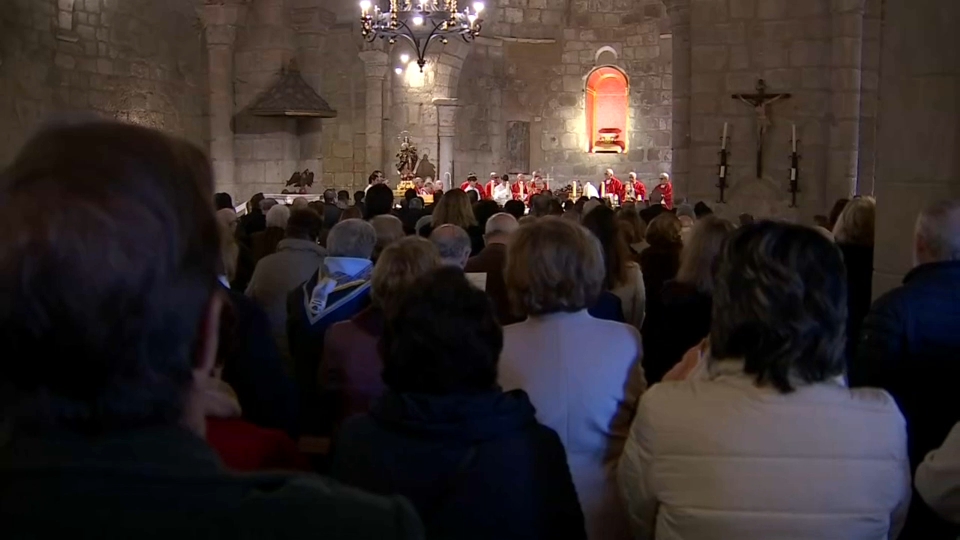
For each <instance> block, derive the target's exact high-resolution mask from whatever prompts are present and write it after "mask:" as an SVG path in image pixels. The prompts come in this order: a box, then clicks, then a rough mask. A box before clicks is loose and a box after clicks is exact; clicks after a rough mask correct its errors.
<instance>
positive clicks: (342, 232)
mask: <svg viewBox="0 0 960 540" xmlns="http://www.w3.org/2000/svg"><path fill="white" fill-rule="evenodd" d="M376 245H377V231H376V230H374V228H373V225H371V224H369V223H367V222H366V221H363V220H362V219H345V220H343V221H341V222H340V223H337V224H336V225H334V227H333V228H332V229H330V235H329V236H328V237H327V254H328V255H329V256H331V257H353V258H356V259H369V258H370V257H371V256H372V255H373V248H375V247H376Z"/></svg>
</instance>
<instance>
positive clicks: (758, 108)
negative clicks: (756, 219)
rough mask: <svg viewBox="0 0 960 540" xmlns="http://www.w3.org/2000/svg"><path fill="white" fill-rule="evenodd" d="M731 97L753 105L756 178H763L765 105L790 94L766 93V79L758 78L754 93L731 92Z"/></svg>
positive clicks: (766, 118) (765, 132) (766, 123)
mask: <svg viewBox="0 0 960 540" xmlns="http://www.w3.org/2000/svg"><path fill="white" fill-rule="evenodd" d="M732 97H733V99H739V100H740V101H742V102H744V103H746V104H747V105H749V106H751V107H753V109H754V112H756V114H757V178H763V142H764V137H765V136H766V134H767V130H768V129H769V128H770V118H769V116H767V106H768V105H770V104H771V103H773V102H775V101H779V100H781V99H789V98H790V97H791V94H768V93H767V83H766V81H764V80H763V79H760V80H758V81H757V93H756V94H733V96H732Z"/></svg>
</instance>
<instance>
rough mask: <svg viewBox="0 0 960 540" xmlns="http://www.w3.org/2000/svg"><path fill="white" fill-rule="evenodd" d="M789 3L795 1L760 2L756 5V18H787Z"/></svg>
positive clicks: (773, 0)
mask: <svg viewBox="0 0 960 540" xmlns="http://www.w3.org/2000/svg"><path fill="white" fill-rule="evenodd" d="M791 1H796V0H761V1H760V2H759V4H758V5H757V17H759V18H761V19H785V18H786V17H787V5H788V4H789V3H790V2H791ZM805 1H813V0H805Z"/></svg>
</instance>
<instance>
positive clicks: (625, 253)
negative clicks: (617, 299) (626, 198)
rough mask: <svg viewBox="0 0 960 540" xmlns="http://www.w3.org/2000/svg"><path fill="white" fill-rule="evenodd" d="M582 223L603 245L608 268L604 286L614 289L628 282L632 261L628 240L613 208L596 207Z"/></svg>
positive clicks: (604, 258) (605, 262)
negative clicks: (629, 266)
mask: <svg viewBox="0 0 960 540" xmlns="http://www.w3.org/2000/svg"><path fill="white" fill-rule="evenodd" d="M582 223H583V226H584V227H586V228H587V229H588V230H589V231H590V232H592V233H593V235H594V236H596V237H597V240H599V241H600V245H601V246H602V247H603V262H604V266H605V268H606V276H605V277H604V280H603V284H604V287H606V288H607V289H614V288H616V287H618V286H620V285H623V284H625V283H627V281H628V280H629V275H628V274H627V268H628V263H629V262H630V251H629V248H628V247H627V242H626V240H625V239H624V238H623V231H622V230H621V229H620V227H619V226H618V225H617V219H616V216H615V215H614V212H613V210H611V209H609V208H607V207H606V206H601V207H599V208H595V209H594V210H593V211H592V212H590V213H589V214H587V215H586V216H584V217H583V222H582Z"/></svg>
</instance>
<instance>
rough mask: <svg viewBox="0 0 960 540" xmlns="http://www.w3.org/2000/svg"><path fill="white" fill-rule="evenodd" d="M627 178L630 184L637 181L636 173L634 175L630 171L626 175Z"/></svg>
mask: <svg viewBox="0 0 960 540" xmlns="http://www.w3.org/2000/svg"><path fill="white" fill-rule="evenodd" d="M627 178H628V179H629V180H630V181H631V182H636V181H637V173H635V172H633V171H630V173H629V174H628V175H627Z"/></svg>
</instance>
